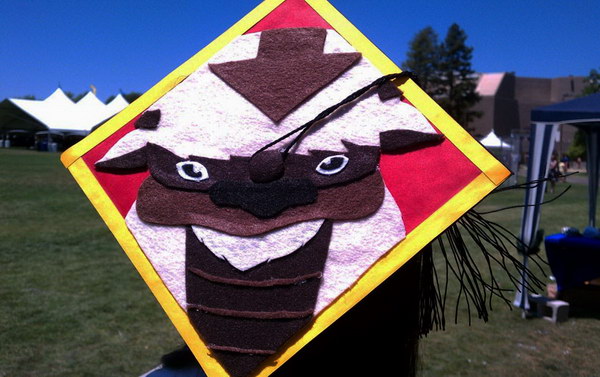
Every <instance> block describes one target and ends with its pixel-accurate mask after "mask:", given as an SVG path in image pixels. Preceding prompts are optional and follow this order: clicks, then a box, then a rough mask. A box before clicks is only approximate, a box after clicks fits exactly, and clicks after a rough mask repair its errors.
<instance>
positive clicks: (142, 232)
mask: <svg viewBox="0 0 600 377" xmlns="http://www.w3.org/2000/svg"><path fill="white" fill-rule="evenodd" d="M125 221H126V223H127V227H128V228H129V230H130V231H131V234H133V236H134V237H135V240H136V241H137V243H138V244H139V245H140V248H141V249H142V251H143V252H144V254H145V255H146V257H147V258H148V260H149V261H150V263H151V264H152V266H153V267H154V269H155V270H156V272H157V273H158V276H160V278H161V280H162V281H163V283H165V285H166V286H167V289H168V290H169V291H170V292H171V294H172V295H173V297H174V298H175V300H176V301H177V303H178V304H179V306H181V307H182V308H183V310H186V306H187V304H186V293H185V228H184V227H177V226H162V225H154V224H149V223H146V222H144V221H142V220H141V219H140V218H139V217H138V214H137V211H136V209H135V203H134V204H133V206H131V210H130V211H129V213H128V214H127V217H126V218H125Z"/></svg>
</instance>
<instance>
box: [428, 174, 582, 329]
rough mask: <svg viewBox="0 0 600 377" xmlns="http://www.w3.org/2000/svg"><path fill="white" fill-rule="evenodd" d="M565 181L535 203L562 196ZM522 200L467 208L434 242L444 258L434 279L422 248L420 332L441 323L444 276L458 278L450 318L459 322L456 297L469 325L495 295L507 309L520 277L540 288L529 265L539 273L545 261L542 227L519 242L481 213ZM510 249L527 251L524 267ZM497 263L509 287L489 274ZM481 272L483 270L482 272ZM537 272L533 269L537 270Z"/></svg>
mask: <svg viewBox="0 0 600 377" xmlns="http://www.w3.org/2000/svg"><path fill="white" fill-rule="evenodd" d="M547 180H548V178H545V179H540V180H536V181H531V182H526V183H522V184H518V185H515V186H509V187H502V188H499V189H496V190H495V191H493V192H492V193H497V192H502V191H506V190H513V189H527V188H533V187H536V186H537V185H540V184H542V183H543V182H545V181H547ZM569 188H570V186H569V187H567V188H565V189H564V190H563V191H562V192H561V193H560V194H558V195H557V196H556V197H554V198H552V199H551V200H548V201H546V202H543V203H540V204H547V203H550V202H552V201H554V200H556V199H558V198H560V197H561V196H562V195H564V194H565V193H566V192H567V191H568V190H569ZM521 207H525V205H515V206H509V207H505V208H500V209H496V210H493V211H486V212H478V211H476V210H474V209H471V210H470V211H468V212H467V213H465V214H464V215H463V216H462V217H461V218H460V219H459V220H458V221H457V222H455V223H454V224H453V225H451V226H450V227H449V228H448V229H446V230H445V231H444V232H443V233H442V234H440V235H439V236H438V237H437V238H436V239H435V240H434V242H433V243H437V245H438V246H439V252H441V253H442V256H443V258H444V260H445V263H444V268H445V273H444V281H443V282H441V284H440V281H439V277H438V273H437V270H436V266H435V264H434V258H433V250H432V247H431V244H430V245H428V246H427V247H425V248H424V249H423V251H422V252H421V253H420V257H421V277H420V282H419V285H420V286H419V288H420V300H419V304H420V315H419V334H420V336H425V335H427V334H428V333H429V331H431V330H440V329H442V330H443V329H444V328H445V324H446V319H445V309H446V297H447V293H448V281H449V276H450V275H452V276H454V278H456V279H457V280H458V282H459V292H458V297H457V299H456V303H455V312H454V321H455V322H458V310H459V307H460V305H461V302H464V303H465V304H466V307H467V312H468V320H469V324H471V317H472V314H473V313H476V314H477V317H478V318H480V319H483V320H484V321H486V322H487V320H488V318H489V311H488V309H489V310H492V302H493V298H494V297H498V298H500V300H501V301H502V302H504V303H505V304H506V305H507V307H508V308H509V309H511V310H512V305H511V299H510V298H508V297H506V294H507V293H508V292H513V291H514V289H513V288H517V287H520V285H521V277H522V276H526V278H527V279H526V283H525V288H527V290H530V291H534V290H541V289H543V287H544V283H543V281H542V280H540V279H539V278H537V277H536V274H535V273H534V272H533V271H532V268H534V269H536V270H537V271H539V273H540V276H543V275H544V267H543V265H547V263H546V261H544V260H543V259H542V258H541V257H540V256H539V255H536V254H537V253H538V252H539V249H540V244H541V241H542V240H543V230H540V231H538V234H537V237H536V239H535V240H533V241H532V242H531V244H530V245H526V244H524V243H523V242H522V241H521V240H520V239H519V237H518V236H517V235H515V234H514V233H512V232H511V231H510V230H508V229H506V228H505V227H504V226H502V225H500V224H498V223H496V222H493V221H490V220H487V219H486V218H485V217H484V216H483V215H487V214H490V213H495V212H499V211H503V210H507V209H511V208H521ZM467 239H470V241H471V243H472V244H474V245H475V247H473V248H471V249H469V247H468V246H467V242H466V240H467ZM509 250H517V251H518V252H519V253H520V254H526V255H528V256H529V262H530V266H532V268H528V267H526V266H525V265H523V263H522V262H521V260H520V259H518V258H516V257H514V256H513V255H511V254H510V252H509ZM477 253H479V254H480V255H482V256H483V258H481V259H483V261H484V262H483V265H482V266H479V265H478V264H477V262H476V259H480V258H474V256H475V255H476V254H477ZM497 267H500V269H501V270H503V271H504V273H505V274H506V276H507V277H508V279H509V280H510V283H511V284H510V285H511V286H512V287H511V288H507V287H502V286H501V285H500V283H499V281H498V279H497V277H496V276H495V275H494V270H495V269H497ZM482 271H486V274H485V275H484V274H482ZM537 271H536V272H537Z"/></svg>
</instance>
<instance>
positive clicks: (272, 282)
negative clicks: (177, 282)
mask: <svg viewBox="0 0 600 377" xmlns="http://www.w3.org/2000/svg"><path fill="white" fill-rule="evenodd" d="M188 270H189V271H191V272H193V273H194V274H196V275H198V276H200V277H201V278H203V279H206V280H209V281H212V282H214V283H221V284H228V285H239V286H243V287H256V288H268V287H275V286H278V285H294V284H298V283H302V282H305V281H307V280H309V279H320V278H321V277H322V276H323V273H322V272H314V273H312V274H306V275H302V276H297V277H295V278H289V279H268V280H260V281H254V280H240V279H228V278H224V277H221V276H216V275H212V274H209V273H206V272H204V271H202V270H201V269H199V268H194V267H189V268H188Z"/></svg>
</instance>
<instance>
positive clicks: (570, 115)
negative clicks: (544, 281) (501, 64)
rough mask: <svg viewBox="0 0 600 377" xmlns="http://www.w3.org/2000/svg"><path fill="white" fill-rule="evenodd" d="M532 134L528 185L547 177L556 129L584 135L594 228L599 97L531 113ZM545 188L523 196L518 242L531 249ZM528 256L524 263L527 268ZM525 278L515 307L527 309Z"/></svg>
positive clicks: (543, 185)
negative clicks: (564, 126)
mask: <svg viewBox="0 0 600 377" xmlns="http://www.w3.org/2000/svg"><path fill="white" fill-rule="evenodd" d="M531 123H532V124H531V134H530V140H529V143H530V146H529V162H528V170H527V181H528V182H531V181H534V180H538V179H543V178H546V177H547V176H548V166H549V164H550V157H551V155H552V151H553V149H554V143H555V141H556V136H557V133H558V126H559V125H561V124H569V125H572V126H575V127H577V128H579V129H580V130H582V131H583V132H584V133H585V137H586V146H587V170H588V179H589V182H588V183H589V184H588V196H589V208H588V220H589V221H588V223H589V226H595V225H596V202H597V196H598V167H599V162H600V161H599V158H600V154H599V151H598V149H599V147H600V93H596V94H592V95H590V96H587V97H582V98H577V99H574V100H570V101H565V102H561V103H557V104H554V105H549V106H543V107H538V108H535V109H533V110H532V111H531ZM545 188H546V184H545V183H543V184H540V185H537V186H536V187H531V188H529V189H528V190H527V192H526V194H525V205H526V206H525V208H524V210H523V218H522V220H521V241H522V242H523V243H524V244H525V245H530V244H531V242H532V241H533V240H534V239H535V236H536V233H537V230H538V226H539V222H540V203H541V202H542V201H543V199H544V190H545ZM527 259H528V257H527V253H525V254H524V263H525V265H527ZM526 278H527V277H526V276H523V277H522V285H521V290H520V292H517V297H516V298H515V302H514V304H515V306H518V307H520V308H521V309H529V303H528V302H527V294H526V293H527V290H526V286H527V285H526Z"/></svg>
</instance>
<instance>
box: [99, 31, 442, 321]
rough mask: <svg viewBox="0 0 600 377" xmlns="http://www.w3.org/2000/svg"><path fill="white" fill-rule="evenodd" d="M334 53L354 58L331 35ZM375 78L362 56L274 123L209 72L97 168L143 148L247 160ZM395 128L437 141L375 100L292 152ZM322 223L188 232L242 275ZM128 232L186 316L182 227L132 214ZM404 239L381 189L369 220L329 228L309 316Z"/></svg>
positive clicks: (244, 52)
mask: <svg viewBox="0 0 600 377" xmlns="http://www.w3.org/2000/svg"><path fill="white" fill-rule="evenodd" d="M259 39H260V33H255V34H249V35H243V36H241V37H239V38H238V39H236V40H235V41H234V42H232V43H230V44H229V45H228V46H227V47H225V48H224V49H223V50H222V51H220V52H219V53H218V54H217V55H215V56H214V57H213V58H212V59H211V60H210V63H221V62H227V61H232V60H242V59H250V58H254V57H255V56H256V53H257V49H258V41H259ZM333 52H355V50H354V49H353V48H352V47H351V46H350V45H349V44H348V43H347V42H346V41H345V40H344V39H343V38H341V37H340V36H339V34H337V33H336V32H335V31H331V30H329V31H328V34H327V40H326V43H325V53H333ZM380 76H381V73H380V72H379V71H378V70H377V69H376V68H375V67H374V66H372V65H371V64H370V63H369V62H368V60H367V59H365V58H364V57H363V58H361V59H360V61H359V62H358V63H357V64H355V65H354V66H353V67H352V68H350V69H349V70H347V71H346V72H344V73H343V74H342V75H341V76H340V77H338V78H337V79H336V80H334V81H333V82H332V83H331V84H329V85H328V86H326V87H325V88H324V89H323V90H321V91H319V92H318V93H316V94H315V95H314V96H313V97H311V98H310V99H309V100H307V101H306V102H305V103H303V104H302V105H301V106H299V107H298V108H296V109H295V110H293V111H292V112H291V113H290V114H288V115H287V116H286V117H285V118H284V119H283V120H282V121H280V122H279V123H277V124H276V123H274V122H273V121H271V120H270V119H269V118H268V117H267V116H266V115H264V114H263V113H262V112H261V111H260V110H258V109H257V108H256V107H255V106H254V105H253V104H251V103H250V102H248V101H247V100H246V99H245V98H244V97H242V96H241V95H240V94H238V93H237V92H236V91H235V90H233V89H232V88H231V87H229V86H228V85H227V84H226V83H225V82H223V81H222V80H221V79H219V78H218V77H217V76H215V75H214V74H213V73H212V72H211V71H210V70H209V69H208V65H207V64H205V65H203V66H201V67H200V68H199V69H198V70H197V71H196V72H194V73H193V74H191V75H190V76H189V77H188V78H187V79H186V80H184V81H183V82H182V83H181V84H179V85H178V86H177V87H175V88H174V89H173V90H171V91H170V92H169V93H167V94H165V96H163V97H162V98H161V99H160V100H158V101H157V102H156V103H155V104H153V105H152V106H151V108H150V110H155V109H160V111H161V118H160V123H159V125H158V128H157V129H156V130H141V129H140V130H135V131H132V132H130V133H129V134H127V135H126V136H125V137H124V138H122V139H121V140H120V141H119V142H117V144H116V145H115V146H114V147H113V148H112V149H111V150H110V151H109V152H108V153H107V154H106V156H104V158H103V160H107V159H110V158H114V157H118V156H120V155H123V154H125V153H128V152H131V151H134V150H136V149H139V148H141V147H143V146H144V145H145V144H146V143H148V142H151V143H154V144H158V145H160V146H162V147H165V148H167V149H169V150H170V151H172V152H173V153H175V154H177V155H179V156H181V157H186V156H188V155H195V156H202V157H207V158H218V159H227V158H229V157H230V156H231V155H235V156H251V155H252V154H253V153H254V152H256V151H257V150H258V149H259V148H261V147H262V146H264V145H265V144H267V143H268V142H270V141H272V140H274V139H276V138H278V137H279V136H281V135H283V134H285V133H287V132H289V131H290V130H292V129H294V128H296V127H298V126H300V125H302V124H304V123H306V122H307V121H309V120H311V119H313V118H314V117H315V116H316V115H317V114H319V113H320V112H321V111H323V110H324V109H325V108H327V107H329V106H331V105H333V104H336V103H338V102H340V101H341V100H342V99H344V98H345V97H346V96H348V95H349V94H351V93H353V92H354V91H356V90H358V89H360V88H362V87H364V86H365V85H367V84H369V83H370V82H372V81H373V80H375V79H376V78H378V77H380ZM392 129H403V130H414V131H420V132H425V133H435V130H434V129H433V128H432V127H431V125H430V124H429V123H428V122H427V120H426V119H425V118H424V117H423V115H422V114H421V113H419V112H418V111H417V110H416V109H414V108H413V107H412V106H410V105H407V104H405V103H403V102H401V101H400V99H399V98H394V99H390V100H387V101H385V102H382V101H381V100H380V99H379V97H378V95H377V94H376V93H375V92H373V93H371V94H368V95H366V96H365V98H364V99H362V100H361V101H358V102H356V103H355V104H354V105H352V106H349V107H347V108H345V109H344V110H343V111H340V112H338V113H336V114H334V116H333V117H332V118H331V119H330V120H328V121H327V122H326V123H324V125H322V126H320V127H315V129H314V130H311V132H310V133H309V134H308V135H307V137H305V138H304V140H303V141H302V142H301V143H299V144H297V146H296V147H295V148H296V149H295V150H294V152H295V153H300V154H308V151H309V150H312V149H321V150H329V151H340V152H344V151H346V148H345V147H344V145H343V144H342V141H341V140H342V139H344V140H347V141H350V142H353V143H355V144H360V145H373V146H378V145H379V134H380V132H382V131H386V130H392ZM322 222H323V220H312V221H306V222H301V223H297V224H292V225H290V226H287V227H284V228H281V229H275V230H272V231H269V232H267V233H265V234H261V235H258V236H254V237H239V236H231V235H227V234H224V233H222V232H219V231H216V230H214V229H209V228H204V227H197V226H194V227H193V230H194V234H195V235H196V236H197V237H198V238H199V239H200V240H201V241H202V242H203V243H204V244H205V245H206V246H207V247H208V248H209V249H210V250H211V251H212V252H213V253H214V254H215V255H217V256H218V257H219V258H222V259H226V260H227V261H228V262H229V263H230V264H231V265H232V266H234V267H235V268H237V269H239V270H242V271H244V270H247V269H249V268H252V267H253V266H256V265H258V264H260V263H263V262H265V261H268V260H273V259H275V258H279V257H282V256H285V255H288V254H290V253H293V252H294V251H295V250H297V249H298V247H299V245H300V246H301V245H302V244H304V243H306V242H307V241H308V240H309V239H310V238H311V237H312V236H313V235H314V234H315V233H316V232H317V231H318V229H319V227H320V225H321V224H322ZM127 225H128V227H129V229H130V230H131V232H132V233H133V235H134V236H135V238H136V239H137V241H138V243H139V244H140V246H141V248H142V250H143V251H144V253H145V254H146V256H147V257H148V259H149V260H150V262H151V263H152V265H153V266H154V268H155V269H156V271H157V272H158V274H159V275H160V277H161V278H162V279H163V281H164V283H165V284H166V286H167V288H168V289H169V290H170V291H171V292H172V294H173V296H174V297H175V299H176V300H177V301H178V303H179V304H180V305H181V306H182V307H183V308H184V309H185V308H186V300H185V266H184V262H185V261H184V259H185V228H184V226H181V227H178V226H173V227H168V226H159V225H153V224H148V223H145V222H143V221H142V220H140V219H139V217H138V216H137V213H136V210H135V205H134V206H133V208H132V209H131V211H130V213H129V214H128V215H127ZM404 236H405V230H404V225H403V222H402V216H401V213H400V209H399V208H398V206H397V205H396V203H395V201H394V199H393V198H392V196H391V194H390V193H389V191H388V190H387V189H386V190H385V198H384V201H383V204H382V205H381V207H380V208H379V210H378V211H376V212H375V213H373V214H372V215H370V216H368V217H366V218H363V219H360V220H354V221H338V222H334V224H333V231H332V235H331V242H330V249H329V253H328V257H327V261H326V263H325V270H324V274H323V279H322V285H321V288H320V291H319V297H318V300H317V305H316V309H315V314H317V313H319V312H320V311H322V310H323V309H324V308H325V307H327V305H329V304H330V303H331V302H332V301H333V300H335V298H336V297H338V296H339V295H340V294H341V293H343V292H344V291H345V290H346V289H347V288H349V287H350V286H351V285H352V284H353V283H354V282H356V280H357V279H358V278H359V277H360V276H361V275H362V274H364V272H365V271H366V270H367V269H368V268H369V267H370V266H371V265H373V263H374V262H376V261H377V260H378V259H379V258H380V257H381V256H382V255H384V254H385V253H386V252H388V251H389V250H390V249H391V248H392V247H393V246H394V245H395V244H397V243H398V242H400V241H401V240H402V239H403V238H404Z"/></svg>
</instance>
